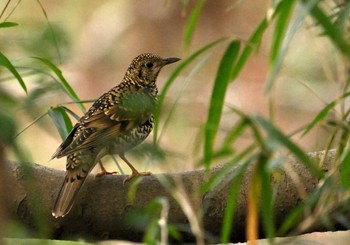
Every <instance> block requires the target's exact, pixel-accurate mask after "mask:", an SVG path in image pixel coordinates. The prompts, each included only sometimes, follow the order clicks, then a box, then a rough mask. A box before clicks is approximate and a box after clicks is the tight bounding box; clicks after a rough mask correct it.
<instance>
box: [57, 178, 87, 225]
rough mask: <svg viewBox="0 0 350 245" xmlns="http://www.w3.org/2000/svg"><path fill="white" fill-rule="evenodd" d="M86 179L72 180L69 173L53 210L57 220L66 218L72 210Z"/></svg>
mask: <svg viewBox="0 0 350 245" xmlns="http://www.w3.org/2000/svg"><path fill="white" fill-rule="evenodd" d="M85 179H86V177H83V178H70V177H69V173H67V175H66V177H65V179H64V182H63V184H62V187H61V190H60V192H59V193H58V197H57V199H56V202H55V205H54V208H53V210H52V215H53V216H54V217H55V218H58V217H64V216H65V215H66V214H67V213H68V212H69V211H70V210H71V208H72V207H73V204H74V201H75V197H76V195H77V194H78V192H79V191H80V189H81V187H82V185H83V184H84V182H85Z"/></svg>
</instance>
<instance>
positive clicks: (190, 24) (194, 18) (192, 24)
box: [183, 0, 206, 49]
mask: <svg viewBox="0 0 350 245" xmlns="http://www.w3.org/2000/svg"><path fill="white" fill-rule="evenodd" d="M205 1H206V0H198V1H197V3H196V6H195V7H194V9H193V10H192V12H191V15H190V18H189V20H188V21H187V24H186V27H185V31H184V37H183V38H184V47H185V49H188V48H189V46H190V44H191V40H192V36H193V33H194V30H195V28H196V25H197V22H198V19H199V16H200V14H201V11H202V8H203V6H204V4H205Z"/></svg>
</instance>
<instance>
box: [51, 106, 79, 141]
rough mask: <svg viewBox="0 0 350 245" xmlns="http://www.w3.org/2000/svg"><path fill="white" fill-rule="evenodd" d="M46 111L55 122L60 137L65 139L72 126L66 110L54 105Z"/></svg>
mask: <svg viewBox="0 0 350 245" xmlns="http://www.w3.org/2000/svg"><path fill="white" fill-rule="evenodd" d="M48 113H49V116H50V117H51V119H52V121H53V123H54V124H55V126H56V128H57V130H58V133H59V134H60V136H61V139H62V140H65V139H66V138H67V136H68V134H69V133H70V131H71V130H72V127H73V125H72V122H71V120H70V118H69V117H68V115H67V113H66V111H65V110H64V109H63V108H61V107H56V108H51V109H49V110H48Z"/></svg>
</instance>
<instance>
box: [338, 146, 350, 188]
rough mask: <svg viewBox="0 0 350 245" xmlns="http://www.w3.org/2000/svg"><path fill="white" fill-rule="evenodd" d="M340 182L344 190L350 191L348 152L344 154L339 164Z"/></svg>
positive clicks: (349, 152)
mask: <svg viewBox="0 0 350 245" xmlns="http://www.w3.org/2000/svg"><path fill="white" fill-rule="evenodd" d="M340 173H341V175H340V180H341V183H342V185H343V186H344V187H345V188H348V189H350V151H349V150H348V152H347V153H346V155H345V157H344V160H343V161H342V164H341V172H340Z"/></svg>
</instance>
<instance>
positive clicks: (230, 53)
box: [204, 40, 240, 167]
mask: <svg viewBox="0 0 350 245" xmlns="http://www.w3.org/2000/svg"><path fill="white" fill-rule="evenodd" d="M239 48H240V41H238V40H233V41H232V42H231V43H230V44H229V46H228V48H227V49H226V52H225V54H224V56H223V58H222V59H221V62H220V65H219V69H218V71H217V74H216V79H215V82H214V88H213V90H212V95H211V99H210V105H209V110H208V118H207V121H206V124H205V130H204V131H205V132H204V165H205V166H206V167H209V165H210V161H211V156H212V151H213V146H214V140H215V136H216V132H217V129H218V127H219V123H220V118H221V113H222V108H223V105H224V99H225V94H226V90H227V87H228V84H229V82H230V81H231V73H232V69H233V65H234V61H235V60H236V58H237V55H238V52H239Z"/></svg>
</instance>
